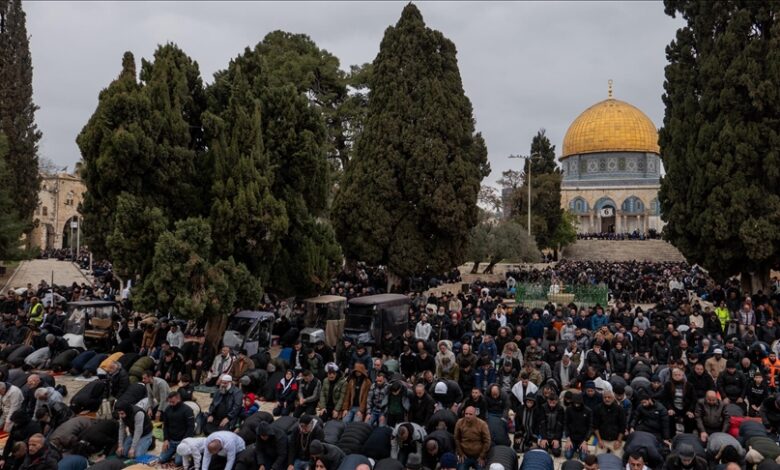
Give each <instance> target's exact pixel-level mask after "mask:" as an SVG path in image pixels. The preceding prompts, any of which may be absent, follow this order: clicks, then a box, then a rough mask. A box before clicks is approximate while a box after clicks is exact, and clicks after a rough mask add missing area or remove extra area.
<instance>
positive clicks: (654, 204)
mask: <svg viewBox="0 0 780 470" xmlns="http://www.w3.org/2000/svg"><path fill="white" fill-rule="evenodd" d="M650 214H651V215H661V203H660V202H659V201H658V198H654V199H653V200H652V201H650Z"/></svg>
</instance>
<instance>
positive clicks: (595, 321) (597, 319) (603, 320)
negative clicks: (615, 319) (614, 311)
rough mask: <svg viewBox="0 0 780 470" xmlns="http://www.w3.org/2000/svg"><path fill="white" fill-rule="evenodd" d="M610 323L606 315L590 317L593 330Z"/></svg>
mask: <svg viewBox="0 0 780 470" xmlns="http://www.w3.org/2000/svg"><path fill="white" fill-rule="evenodd" d="M607 323H609V318H608V317H607V316H606V315H603V314H602V315H598V314H596V315H593V316H592V317H590V329H591V331H596V330H598V329H599V328H601V327H602V326H604V325H606V324H607Z"/></svg>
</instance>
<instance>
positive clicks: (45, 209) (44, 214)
mask: <svg viewBox="0 0 780 470" xmlns="http://www.w3.org/2000/svg"><path fill="white" fill-rule="evenodd" d="M41 215H43V216H44V217H46V216H47V215H49V208H48V207H46V206H43V207H42V208H41Z"/></svg>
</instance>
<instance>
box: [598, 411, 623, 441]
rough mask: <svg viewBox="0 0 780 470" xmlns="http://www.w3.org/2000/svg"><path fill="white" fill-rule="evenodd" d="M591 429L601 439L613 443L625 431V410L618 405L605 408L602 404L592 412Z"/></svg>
mask: <svg viewBox="0 0 780 470" xmlns="http://www.w3.org/2000/svg"><path fill="white" fill-rule="evenodd" d="M593 429H594V430H597V431H598V432H599V435H600V436H601V439H603V440H605V441H614V440H616V439H617V438H618V436H620V435H621V434H625V431H626V410H624V409H623V407H622V406H620V404H619V403H617V402H614V403H612V404H611V405H609V406H607V405H605V404H604V403H602V404H601V405H599V406H597V407H596V409H595V410H594V411H593Z"/></svg>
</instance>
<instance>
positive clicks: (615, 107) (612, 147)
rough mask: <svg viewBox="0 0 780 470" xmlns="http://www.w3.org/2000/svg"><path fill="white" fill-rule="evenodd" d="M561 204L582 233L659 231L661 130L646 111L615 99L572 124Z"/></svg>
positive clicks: (563, 162) (563, 163) (563, 158)
mask: <svg viewBox="0 0 780 470" xmlns="http://www.w3.org/2000/svg"><path fill="white" fill-rule="evenodd" d="M560 164H561V167H562V169H563V181H562V182H561V204H562V205H563V207H564V208H566V209H569V210H570V211H571V212H572V213H574V214H575V215H576V216H577V221H578V223H579V226H578V231H579V232H580V233H594V232H617V233H631V232H634V231H638V232H640V233H647V232H648V231H649V230H651V229H654V230H657V231H659V232H660V231H661V229H662V228H663V222H662V221H661V217H660V206H659V204H658V190H659V189H660V187H661V184H660V178H661V164H662V162H661V155H660V154H659V147H658V131H657V129H656V127H655V125H654V124H653V122H652V121H651V120H650V118H648V117H647V116H646V115H645V114H644V113H643V112H642V111H640V110H639V109H637V108H636V107H634V106H632V105H631V104H629V103H626V102H624V101H620V100H616V99H614V98H613V97H612V89H611V85H610V91H609V98H608V99H606V100H604V101H601V102H599V103H596V104H594V105H593V106H591V107H590V108H588V109H586V110H585V111H584V112H583V113H582V114H580V115H579V116H578V117H577V119H575V120H574V122H573V123H572V124H571V126H569V129H568V131H567V132H566V136H565V137H564V139H563V150H562V155H561V157H560Z"/></svg>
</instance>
